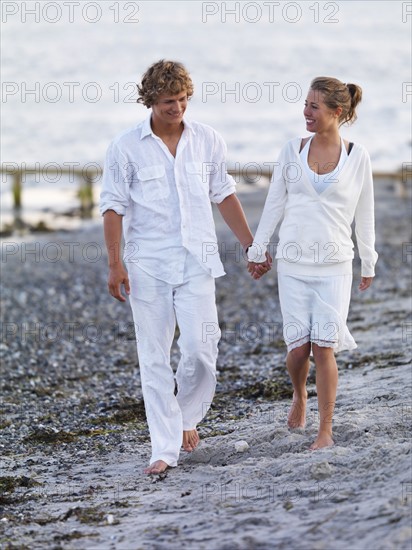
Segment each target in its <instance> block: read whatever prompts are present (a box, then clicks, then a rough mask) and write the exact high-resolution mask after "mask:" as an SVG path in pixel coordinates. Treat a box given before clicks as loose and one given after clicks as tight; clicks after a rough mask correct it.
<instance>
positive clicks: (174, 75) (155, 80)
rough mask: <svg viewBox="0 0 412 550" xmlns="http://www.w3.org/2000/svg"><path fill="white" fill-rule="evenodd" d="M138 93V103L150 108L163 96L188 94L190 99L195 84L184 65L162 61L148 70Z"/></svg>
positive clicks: (138, 86)
mask: <svg viewBox="0 0 412 550" xmlns="http://www.w3.org/2000/svg"><path fill="white" fill-rule="evenodd" d="M137 91H138V93H139V97H138V99H137V102H138V103H143V105H145V106H146V107H147V108H149V107H151V106H152V105H153V104H154V103H156V101H157V99H158V97H159V96H160V95H161V94H169V95H177V94H180V93H181V92H186V93H187V97H188V99H189V98H190V97H191V96H192V95H193V82H192V79H191V78H190V76H189V73H188V72H187V70H186V69H185V67H184V66H183V65H182V63H179V62H177V61H166V60H164V59H161V60H160V61H157V62H156V63H154V64H153V65H151V66H150V67H149V68H148V69H147V71H146V72H145V73H144V75H143V77H142V83H141V85H139V84H138V85H137Z"/></svg>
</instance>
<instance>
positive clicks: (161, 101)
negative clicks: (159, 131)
mask: <svg viewBox="0 0 412 550" xmlns="http://www.w3.org/2000/svg"><path fill="white" fill-rule="evenodd" d="M187 102H188V99H187V92H186V91H183V92H180V94H177V95H168V94H161V95H160V96H159V97H158V98H157V101H156V103H154V104H153V105H152V118H153V121H154V122H155V123H160V124H180V123H181V122H182V120H183V115H184V113H185V111H186V107H187Z"/></svg>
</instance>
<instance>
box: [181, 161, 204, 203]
mask: <svg viewBox="0 0 412 550" xmlns="http://www.w3.org/2000/svg"><path fill="white" fill-rule="evenodd" d="M185 169H186V176H187V182H188V187H189V190H190V192H191V193H192V194H193V195H198V196H199V195H203V196H205V195H206V196H208V195H209V183H208V182H209V178H208V176H207V172H204V170H203V163H201V162H186V163H185Z"/></svg>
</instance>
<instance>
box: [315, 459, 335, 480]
mask: <svg viewBox="0 0 412 550" xmlns="http://www.w3.org/2000/svg"><path fill="white" fill-rule="evenodd" d="M332 472H333V469H332V466H331V465H330V464H329V462H327V461H326V460H325V461H324V462H318V463H317V464H312V466H311V468H310V473H311V475H312V477H313V478H314V479H326V478H327V477H330V476H331V475H332Z"/></svg>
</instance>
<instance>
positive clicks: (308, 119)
mask: <svg viewBox="0 0 412 550" xmlns="http://www.w3.org/2000/svg"><path fill="white" fill-rule="evenodd" d="M314 122H315V121H314V120H313V119H312V118H307V119H306V124H313V123H314Z"/></svg>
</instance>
